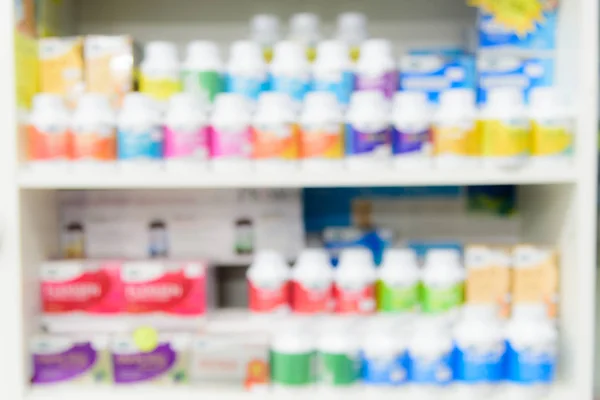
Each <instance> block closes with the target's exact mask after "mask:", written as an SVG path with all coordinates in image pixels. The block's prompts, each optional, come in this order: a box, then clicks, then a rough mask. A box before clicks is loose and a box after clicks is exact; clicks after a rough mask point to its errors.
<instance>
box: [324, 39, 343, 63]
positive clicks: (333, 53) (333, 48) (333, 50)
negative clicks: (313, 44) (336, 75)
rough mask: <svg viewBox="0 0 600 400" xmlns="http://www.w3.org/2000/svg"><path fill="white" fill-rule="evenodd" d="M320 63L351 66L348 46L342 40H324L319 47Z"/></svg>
mask: <svg viewBox="0 0 600 400" xmlns="http://www.w3.org/2000/svg"><path fill="white" fill-rule="evenodd" d="M316 62H318V63H323V62H325V63H327V62H335V63H346V64H350V62H351V61H350V53H349V49H348V45H347V44H346V43H345V42H343V41H341V40H324V41H322V42H320V43H319V44H318V45H317V59H316Z"/></svg>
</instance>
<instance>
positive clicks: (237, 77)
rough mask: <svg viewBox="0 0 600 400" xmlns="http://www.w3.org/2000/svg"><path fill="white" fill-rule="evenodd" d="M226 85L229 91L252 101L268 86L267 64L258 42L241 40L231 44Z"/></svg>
mask: <svg viewBox="0 0 600 400" xmlns="http://www.w3.org/2000/svg"><path fill="white" fill-rule="evenodd" d="M225 86H226V90H227V92H229V93H238V94H241V95H243V96H245V97H246V98H247V99H249V100H252V101H256V100H258V96H259V95H260V94H261V92H263V91H264V90H266V89H267V88H268V82H267V64H266V63H265V59H264V57H263V54H262V50H261V48H260V46H259V45H258V43H256V42H253V41H250V40H241V41H237V42H234V43H233V44H232V45H231V53H230V56H229V63H228V64H227V78H226V85H225Z"/></svg>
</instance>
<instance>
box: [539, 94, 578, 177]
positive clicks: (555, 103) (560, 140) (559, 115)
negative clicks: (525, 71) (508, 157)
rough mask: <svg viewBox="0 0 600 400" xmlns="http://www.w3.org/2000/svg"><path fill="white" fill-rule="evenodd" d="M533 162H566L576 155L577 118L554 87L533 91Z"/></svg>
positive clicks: (553, 163)
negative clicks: (574, 152) (574, 153)
mask: <svg viewBox="0 0 600 400" xmlns="http://www.w3.org/2000/svg"><path fill="white" fill-rule="evenodd" d="M529 118H530V121H531V131H532V132H531V136H532V148H531V153H532V156H533V157H532V161H533V162H534V165H539V166H547V165H558V164H563V165H564V164H566V163H568V162H569V161H570V160H571V157H572V155H573V120H572V115H570V113H569V112H568V110H567V108H566V106H565V105H564V104H562V103H561V102H560V101H559V96H558V91H557V89H556V88H553V87H537V88H533V89H532V90H531V92H530V94H529Z"/></svg>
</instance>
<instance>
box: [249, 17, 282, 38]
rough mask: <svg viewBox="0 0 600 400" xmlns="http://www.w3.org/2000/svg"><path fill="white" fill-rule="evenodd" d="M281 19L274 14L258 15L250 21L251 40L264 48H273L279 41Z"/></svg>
mask: <svg viewBox="0 0 600 400" xmlns="http://www.w3.org/2000/svg"><path fill="white" fill-rule="evenodd" d="M279 36H280V35H279V18H277V16H275V15H272V14H258V15H255V16H254V17H252V20H251V21H250V38H251V39H252V40H254V41H255V42H257V43H259V44H260V45H262V46H265V45H266V46H271V45H273V44H275V43H276V42H277V41H278V40H279Z"/></svg>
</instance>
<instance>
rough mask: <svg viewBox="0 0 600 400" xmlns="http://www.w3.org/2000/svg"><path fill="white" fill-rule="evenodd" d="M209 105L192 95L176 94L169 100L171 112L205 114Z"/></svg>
mask: <svg viewBox="0 0 600 400" xmlns="http://www.w3.org/2000/svg"><path fill="white" fill-rule="evenodd" d="M206 106H207V104H205V103H204V102H203V101H202V98H201V97H200V96H197V95H195V94H192V93H176V94H174V95H173V96H171V97H170V98H169V110H185V111H191V112H199V113H203V112H205V110H206Z"/></svg>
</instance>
